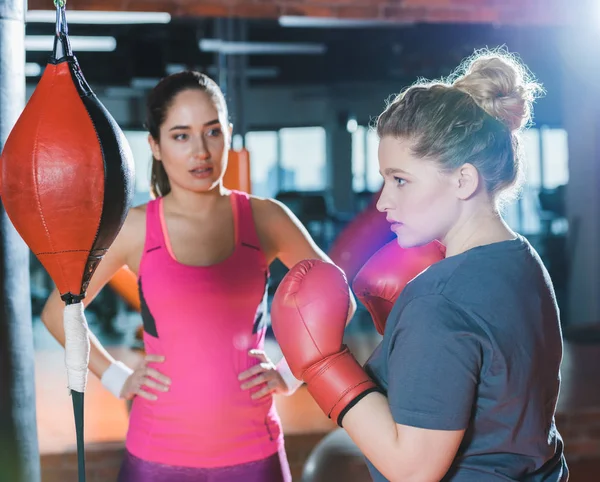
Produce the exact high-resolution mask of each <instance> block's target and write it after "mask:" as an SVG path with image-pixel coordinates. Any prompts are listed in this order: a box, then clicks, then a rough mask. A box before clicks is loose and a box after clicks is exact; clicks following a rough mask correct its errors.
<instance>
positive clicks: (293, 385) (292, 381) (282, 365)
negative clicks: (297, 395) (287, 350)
mask: <svg viewBox="0 0 600 482" xmlns="http://www.w3.org/2000/svg"><path fill="white" fill-rule="evenodd" d="M277 371H278V372H279V374H280V375H281V378H283V381H284V382H285V384H286V385H287V389H288V391H287V393H286V395H291V394H292V393H294V392H295V391H296V390H298V388H299V387H300V386H301V385H302V384H303V383H304V382H303V381H302V380H298V379H297V378H296V377H295V376H294V374H293V373H292V370H290V366H289V365H288V362H287V360H286V359H285V358H282V359H281V360H280V361H279V363H277Z"/></svg>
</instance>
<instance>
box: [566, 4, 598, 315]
mask: <svg viewBox="0 0 600 482" xmlns="http://www.w3.org/2000/svg"><path fill="white" fill-rule="evenodd" d="M578 6H580V7H581V9H580V11H579V13H580V15H581V19H584V18H585V17H586V16H587V17H588V18H589V17H591V19H593V20H594V22H593V23H589V24H587V25H586V23H585V22H584V21H582V22H581V23H578V25H577V26H573V27H570V28H565V29H564V31H563V35H562V36H561V39H560V46H561V47H560V52H559V54H560V60H561V62H562V65H563V78H562V83H563V86H564V87H563V100H564V103H563V112H564V126H565V129H566V130H567V133H568V139H569V183H568V186H567V197H566V207H567V216H568V221H569V234H568V235H569V243H568V245H569V253H568V254H569V266H570V273H569V293H568V309H567V313H566V314H567V319H568V322H569V324H585V323H594V322H600V89H599V86H598V80H597V79H598V77H599V76H600V32H598V25H597V24H596V22H597V20H596V19H597V16H596V15H592V12H593V11H594V9H595V8H598V7H597V6H595V5H592V4H591V3H586V2H583V1H582V3H581V4H578ZM584 7H585V8H584ZM587 9H589V10H587ZM586 12H587V13H586Z"/></svg>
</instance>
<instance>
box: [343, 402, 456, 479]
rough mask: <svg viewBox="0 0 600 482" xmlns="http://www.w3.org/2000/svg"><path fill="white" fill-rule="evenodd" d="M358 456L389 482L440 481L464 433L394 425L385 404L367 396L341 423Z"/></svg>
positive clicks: (388, 407) (387, 406) (388, 408)
mask: <svg viewBox="0 0 600 482" xmlns="http://www.w3.org/2000/svg"><path fill="white" fill-rule="evenodd" d="M343 426H344V429H346V431H347V432H348V434H349V435H350V437H351V438H352V440H353V441H354V442H355V443H356V445H357V446H358V448H359V449H360V450H361V452H362V453H363V454H364V455H365V456H366V457H367V458H368V459H369V460H370V461H371V463H372V464H373V465H374V466H375V467H376V468H377V470H379V471H380V472H381V473H382V474H383V475H384V476H385V478H387V479H388V480H390V481H391V482H413V481H414V482H437V481H439V480H441V479H442V478H443V477H444V475H445V474H446V472H447V471H448V469H449V468H450V465H451V464H452V461H453V460H454V457H455V456H456V452H457V451H458V448H459V446H460V443H461V441H462V439H463V435H464V432H465V431H464V430H447V431H445V430H426V429H422V428H416V427H409V426H407V425H400V424H397V423H396V422H395V421H394V419H393V417H392V413H391V411H390V406H389V402H388V400H387V398H386V397H384V396H383V395H382V394H380V393H370V394H369V395H367V396H366V397H365V398H363V399H362V400H361V401H360V402H358V403H357V404H356V406H355V407H353V408H352V409H351V410H350V411H349V412H348V414H347V415H346V416H345V417H344V419H343Z"/></svg>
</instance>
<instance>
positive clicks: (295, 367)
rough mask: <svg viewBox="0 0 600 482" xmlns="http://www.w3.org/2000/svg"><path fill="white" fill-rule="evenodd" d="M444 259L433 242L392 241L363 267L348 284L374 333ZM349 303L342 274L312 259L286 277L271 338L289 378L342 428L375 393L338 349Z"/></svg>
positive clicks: (341, 348) (278, 295) (346, 352)
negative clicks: (405, 293) (418, 279)
mask: <svg viewBox="0 0 600 482" xmlns="http://www.w3.org/2000/svg"><path fill="white" fill-rule="evenodd" d="M443 256H444V253H443V248H442V247H441V246H440V245H439V244H437V243H430V244H428V245H426V246H422V247H418V248H410V249H403V248H401V247H400V246H399V245H398V243H397V241H396V240H394V241H392V242H390V243H388V244H387V245H385V246H384V247H383V248H381V249H380V250H379V251H377V252H376V253H375V254H374V255H373V256H372V257H371V259H369V261H367V263H366V264H365V265H364V266H363V267H362V268H361V270H360V271H359V272H358V274H357V275H356V278H355V280H354V282H353V285H352V286H353V289H354V292H355V294H356V296H357V297H358V298H359V300H360V301H361V302H362V303H363V304H364V305H365V307H366V308H367V310H368V311H369V313H370V314H371V317H372V318H373V322H374V323H375V327H376V328H377V331H378V332H379V333H381V334H383V330H384V328H385V322H386V320H387V317H388V315H389V313H390V311H391V309H392V306H393V305H394V302H395V301H396V299H397V298H398V296H399V295H400V292H401V291H402V290H403V289H404V287H405V286H406V284H407V283H408V282H409V281H410V280H411V279H413V278H414V277H415V276H417V275H418V274H419V273H420V272H421V271H423V270H424V269H426V268H427V267H429V266H430V265H432V264H433V263H435V262H437V261H439V260H441V259H442V258H443ZM349 304H350V295H349V290H348V282H347V281H346V277H345V275H344V273H343V272H342V271H341V270H340V269H339V268H338V267H337V266H335V265H333V264H331V263H326V262H324V261H321V260H313V259H310V260H304V261H301V262H300V263H298V264H297V265H296V266H294V267H293V268H292V269H291V270H290V271H289V272H288V274H287V275H286V276H285V278H284V279H283V280H282V282H281V284H280V285H279V288H278V289H277V292H276V293H275V297H274V299H273V305H272V308H271V321H272V325H273V332H274V333H275V337H276V338H277V341H278V342H279V345H280V347H281V350H282V352H283V354H284V356H285V358H286V360H287V362H288V364H289V366H290V368H291V370H292V373H293V374H294V376H295V377H296V378H298V379H299V380H302V381H304V382H305V383H306V385H307V388H308V391H309V392H310V394H311V395H312V397H313V398H314V399H315V401H316V402H317V404H318V405H319V406H320V407H321V409H322V410H323V411H324V412H325V414H326V415H327V416H328V417H330V418H331V419H332V420H335V421H336V422H337V423H338V425H340V426H341V425H342V419H343V417H344V415H345V414H346V413H347V412H348V411H349V410H350V408H352V407H353V406H354V405H355V404H356V403H357V402H358V401H359V400H360V399H361V398H363V397H364V396H365V395H366V394H368V393H370V392H373V391H377V390H378V389H377V386H376V385H375V383H373V381H372V380H371V379H370V378H369V376H368V375H367V374H366V373H365V372H364V370H363V368H362V367H361V366H360V364H359V363H358V362H357V361H356V359H355V358H354V356H353V355H352V354H351V353H350V351H349V350H348V348H347V347H346V346H345V345H344V344H343V341H342V340H343V337H344V329H345V328H346V320H347V318H348V308H349Z"/></svg>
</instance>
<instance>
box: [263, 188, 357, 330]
mask: <svg viewBox="0 0 600 482" xmlns="http://www.w3.org/2000/svg"><path fill="white" fill-rule="evenodd" d="M252 207H253V209H254V211H255V212H256V214H257V215H256V216H255V223H256V226H257V228H258V232H259V236H260V238H261V243H262V245H263V247H264V248H265V252H266V254H267V257H268V258H269V259H268V261H269V262H271V261H272V260H273V259H274V258H278V259H279V260H280V261H281V262H282V263H283V264H284V265H285V266H286V267H288V268H291V267H293V266H294V265H295V264H297V263H299V262H300V261H302V260H303V259H321V260H323V261H327V262H328V263H333V261H331V259H330V258H329V257H328V256H327V255H326V254H325V253H324V252H323V250H321V248H319V247H318V246H317V244H316V243H315V242H314V240H313V239H312V237H311V236H310V234H309V233H308V231H307V230H306V228H305V227H304V226H303V225H302V223H301V222H300V221H299V220H298V218H297V217H296V216H295V215H294V214H293V213H292V212H291V211H290V210H289V209H288V208H287V207H286V206H285V205H284V204H282V203H280V202H279V201H275V200H272V199H257V198H253V199H252ZM355 311H356V300H355V298H354V295H353V294H352V292H350V306H349V309H348V318H347V320H346V322H349V321H350V320H351V319H352V316H354V312H355Z"/></svg>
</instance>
